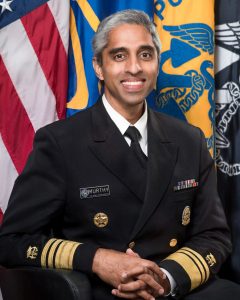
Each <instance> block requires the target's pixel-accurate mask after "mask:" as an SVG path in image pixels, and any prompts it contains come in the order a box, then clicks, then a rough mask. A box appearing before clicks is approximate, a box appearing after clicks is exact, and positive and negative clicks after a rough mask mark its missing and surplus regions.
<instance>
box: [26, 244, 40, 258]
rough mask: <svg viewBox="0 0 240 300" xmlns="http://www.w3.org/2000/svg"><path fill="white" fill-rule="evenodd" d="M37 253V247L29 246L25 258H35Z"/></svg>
mask: <svg viewBox="0 0 240 300" xmlns="http://www.w3.org/2000/svg"><path fill="white" fill-rule="evenodd" d="M37 255H38V248H37V247H36V246H34V247H32V246H29V248H28V249H27V258H30V259H36V258H37Z"/></svg>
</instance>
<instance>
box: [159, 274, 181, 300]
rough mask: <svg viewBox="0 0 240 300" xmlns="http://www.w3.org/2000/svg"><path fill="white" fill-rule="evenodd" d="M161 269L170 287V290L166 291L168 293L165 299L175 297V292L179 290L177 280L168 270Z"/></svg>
mask: <svg viewBox="0 0 240 300" xmlns="http://www.w3.org/2000/svg"><path fill="white" fill-rule="evenodd" d="M160 269H161V270H162V271H163V273H164V274H166V276H167V279H168V281H169V285H170V290H169V291H166V293H164V297H168V296H175V290H176V288H177V283H176V281H175V279H174V278H173V276H172V275H171V274H170V273H169V272H168V271H167V270H166V269H163V268H160Z"/></svg>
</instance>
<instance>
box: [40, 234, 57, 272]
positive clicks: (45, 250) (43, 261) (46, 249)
mask: <svg viewBox="0 0 240 300" xmlns="http://www.w3.org/2000/svg"><path fill="white" fill-rule="evenodd" d="M56 240H57V239H50V240H49V241H48V242H47V243H46V245H45V246H44V248H43V251H42V255H41V266H42V267H44V268H46V267H47V254H48V252H49V249H50V248H51V246H52V244H53V243H54V242H55V241H56Z"/></svg>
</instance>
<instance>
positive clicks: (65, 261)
mask: <svg viewBox="0 0 240 300" xmlns="http://www.w3.org/2000/svg"><path fill="white" fill-rule="evenodd" d="M79 245H80V243H77V242H70V241H64V242H63V243H62V244H61V245H60V246H59V247H58V249H57V251H56V259H55V264H56V268H61V269H72V268H73V257H74V253H75V251H76V249H77V247H78V246H79Z"/></svg>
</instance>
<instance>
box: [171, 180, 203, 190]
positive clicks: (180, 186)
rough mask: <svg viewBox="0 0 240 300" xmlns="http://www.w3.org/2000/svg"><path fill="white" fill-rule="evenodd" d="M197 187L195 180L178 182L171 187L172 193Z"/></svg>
mask: <svg viewBox="0 0 240 300" xmlns="http://www.w3.org/2000/svg"><path fill="white" fill-rule="evenodd" d="M197 186H198V182H197V181H196V180H195V179H188V180H183V181H179V182H178V183H177V185H175V186H174V187H173V190H174V192H177V191H181V190H186V189H191V188H195V187H197Z"/></svg>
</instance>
